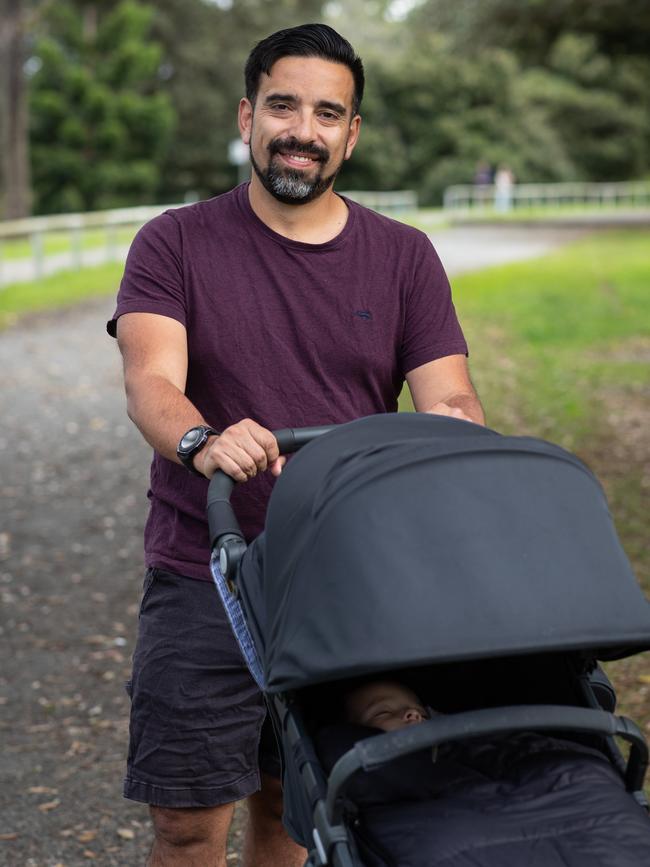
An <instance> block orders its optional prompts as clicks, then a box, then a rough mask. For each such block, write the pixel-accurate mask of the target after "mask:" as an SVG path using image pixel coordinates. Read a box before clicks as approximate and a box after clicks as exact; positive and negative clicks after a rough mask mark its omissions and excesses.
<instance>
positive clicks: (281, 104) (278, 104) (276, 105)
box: [271, 102, 289, 111]
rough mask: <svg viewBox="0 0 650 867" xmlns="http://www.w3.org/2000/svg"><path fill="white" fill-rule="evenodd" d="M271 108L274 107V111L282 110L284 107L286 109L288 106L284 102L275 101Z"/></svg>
mask: <svg viewBox="0 0 650 867" xmlns="http://www.w3.org/2000/svg"><path fill="white" fill-rule="evenodd" d="M271 108H273V109H275V111H284V110H285V109H288V108H289V106H288V105H287V104H286V102H276V103H274V104H273V105H272V106H271Z"/></svg>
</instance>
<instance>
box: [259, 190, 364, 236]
mask: <svg viewBox="0 0 650 867" xmlns="http://www.w3.org/2000/svg"><path fill="white" fill-rule="evenodd" d="M248 199H249V202H250V205H251V208H252V209H253V212H254V213H255V214H256V216H258V217H259V218H260V220H261V221H262V222H263V223H265V224H266V225H267V226H268V227H269V229H272V230H273V231H274V232H277V233H278V235H283V236H284V237H285V238H290V239H291V240H292V241H302V242H303V243H306V244H325V243H327V241H331V240H332V238H335V237H336V236H337V235H339V234H340V233H341V232H342V231H343V227H344V226H345V224H346V222H347V219H348V209H347V206H346V204H345V202H344V201H343V199H342V198H341V197H340V196H337V195H336V193H335V192H334V190H333V189H332V188H331V187H330V189H329V190H326V191H325V192H324V193H323V194H322V195H320V196H319V197H318V198H317V199H314V200H313V201H312V202H307V203H306V204H304V205H287V204H285V203H284V202H279V201H278V200H277V199H276V198H274V197H273V196H272V195H271V194H270V193H269V192H268V191H267V190H266V189H264V187H263V186H262V184H261V182H260V180H259V178H257V177H256V175H255V174H253V177H252V178H251V183H250V186H249V188H248Z"/></svg>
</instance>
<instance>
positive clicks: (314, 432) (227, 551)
mask: <svg viewBox="0 0 650 867" xmlns="http://www.w3.org/2000/svg"><path fill="white" fill-rule="evenodd" d="M336 427H338V425H322V426H320V427H304V428H282V429H281V430H277V431H272V434H273V436H274V437H275V439H276V440H277V443H278V449H279V451H280V454H281V455H289V454H293V452H297V451H298V449H301V448H302V447H303V446H305V445H307V443H310V442H311V441H312V440H314V439H316V438H317V437H319V436H322V435H323V434H325V433H329V432H330V431H331V430H334V428H336ZM235 484H236V482H235V480H234V479H233V478H231V477H230V476H229V475H227V474H226V473H224V472H223V470H217V472H216V473H215V474H214V476H213V477H212V478H211V479H210V484H209V485H208V500H207V511H208V528H209V532H210V550H211V551H212V550H214V549H215V548H217V547H218V548H219V555H220V560H221V571H222V573H223V574H224V577H226V578H228V579H230V580H232V578H233V576H234V573H235V570H236V567H237V563H238V562H239V560H240V559H241V557H242V556H243V553H244V551H245V550H246V543H245V541H244V536H243V534H242V531H241V527H240V526H239V521H238V520H237V517H236V515H235V512H234V510H233V507H232V505H231V504H230V497H231V495H232V491H233V488H234V487H235Z"/></svg>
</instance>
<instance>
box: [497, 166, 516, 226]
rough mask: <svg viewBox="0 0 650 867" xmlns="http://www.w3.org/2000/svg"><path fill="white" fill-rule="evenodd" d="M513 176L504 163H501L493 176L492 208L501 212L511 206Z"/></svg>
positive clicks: (504, 211)
mask: <svg viewBox="0 0 650 867" xmlns="http://www.w3.org/2000/svg"><path fill="white" fill-rule="evenodd" d="M514 184H515V176H514V174H513V172H512V169H510V168H509V167H508V166H506V165H501V166H499V168H498V169H497V171H496V174H495V176H494V210H495V211H498V212H499V213H501V214H503V213H506V212H507V211H509V210H510V209H511V208H512V188H513V186H514Z"/></svg>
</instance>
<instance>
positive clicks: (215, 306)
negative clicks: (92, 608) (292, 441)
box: [109, 24, 483, 867]
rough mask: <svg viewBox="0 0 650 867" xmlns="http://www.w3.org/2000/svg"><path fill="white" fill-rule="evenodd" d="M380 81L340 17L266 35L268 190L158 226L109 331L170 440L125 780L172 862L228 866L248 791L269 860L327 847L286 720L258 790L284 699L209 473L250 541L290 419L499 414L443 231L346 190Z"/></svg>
mask: <svg viewBox="0 0 650 867" xmlns="http://www.w3.org/2000/svg"><path fill="white" fill-rule="evenodd" d="M363 85H364V74H363V67H362V64H361V61H360V60H359V58H358V57H356V56H355V53H354V50H353V49H352V47H351V46H350V45H349V43H348V42H346V41H345V40H344V39H342V37H340V36H339V35H338V34H337V33H336V32H335V31H333V30H332V29H331V28H329V27H326V26H324V25H315V24H312V25H305V26H301V27H296V28H292V29H289V30H283V31H280V32H279V33H276V34H273V35H272V36H270V37H268V38H267V39H265V40H263V41H262V42H261V43H259V44H258V45H257V46H256V47H255V48H254V50H253V51H252V53H251V55H250V57H249V59H248V62H247V65H246V98H244V99H242V100H241V103H240V106H239V127H240V131H241V135H242V139H243V140H244V142H245V143H246V144H247V145H248V146H249V147H250V155H251V162H252V165H253V169H254V172H253V175H252V180H251V182H250V185H248V184H243V185H241V186H239V187H237V188H236V189H235V190H233V191H231V192H230V193H226V194H224V195H222V196H218V197H216V198H215V199H211V200H209V201H206V202H199V203H197V204H196V205H192V206H189V207H186V208H181V209H178V210H176V211H169V212H167V213H166V214H163V215H161V216H160V217H158V218H156V219H155V220H153V221H152V222H151V223H149V224H148V225H147V226H145V227H144V228H143V229H142V230H141V232H140V233H139V235H138V236H137V238H136V239H135V241H134V242H133V246H132V248H131V251H130V253H129V258H128V261H127V265H126V269H125V275H124V279H123V281H122V285H121V288H120V294H119V298H118V307H117V311H116V314H115V318H114V319H113V320H112V321H111V323H109V332H110V333H112V334H117V337H118V340H119V345H120V349H121V351H122V354H123V357H124V372H125V385H126V392H127V406H128V413H129V416H130V417H131V419H132V420H133V421H134V422H135V424H136V425H137V426H138V428H139V429H140V430H141V432H142V434H143V435H144V437H145V438H146V440H147V441H148V442H149V443H150V444H151V445H152V446H153V448H154V460H153V465H152V474H151V491H150V498H151V511H150V515H149V519H148V522H147V527H146V530H145V554H146V564H147V567H148V572H147V577H146V579H145V593H144V597H143V602H142V608H141V612H140V620H139V632H138V641H137V646H136V651H135V654H134V660H133V680H132V684H131V686H130V692H131V696H132V708H131V742H130V747H129V761H128V772H127V778H126V782H125V795H126V796H127V797H130V798H133V799H135V800H140V801H144V802H145V803H148V804H150V807H151V815H152V819H153V825H154V831H155V842H154V845H153V849H152V853H151V857H150V861H149V865H150V867H154V865H197V867H212V865H220V867H221V865H225V863H226V862H225V841H226V835H227V831H228V827H229V825H230V821H231V817H232V811H233V802H235V801H236V800H239V799H241V798H245V797H248V799H249V800H248V804H249V823H248V829H247V832H246V837H245V843H244V863H245V864H246V865H247V867H265V865H269V867H270V865H272V867H292V865H302V864H303V863H304V860H305V851H304V850H303V849H302V848H300V847H299V846H298V845H297V844H295V843H293V842H292V841H291V840H290V839H289V837H288V836H287V835H286V834H285V832H284V830H283V829H282V826H281V823H280V815H281V792H280V786H279V781H278V761H277V756H276V755H275V754H274V753H273V750H272V749H269V745H268V741H269V737H268V732H265V734H264V735H263V736H262V746H261V749H260V754H259V757H260V767H261V790H260V791H257V790H258V789H259V788H260V775H259V773H258V770H257V751H258V742H259V740H260V728H261V725H262V720H263V718H264V708H263V702H262V700H261V696H260V695H259V692H258V691H257V690H256V688H255V686H254V684H253V681H252V679H251V678H250V676H249V674H248V672H247V671H246V670H245V669H244V668H243V665H242V661H241V656H240V655H239V652H238V650H237V648H236V646H235V644H234V641H233V639H232V637H231V636H230V632H229V630H228V626H227V623H226V619H225V616H224V614H223V611H222V610H221V607H220V602H219V600H218V596H217V593H216V591H215V590H214V588H213V587H212V586H211V584H210V583H209V577H210V576H209V571H208V561H209V551H208V537H207V527H206V523H205V517H204V508H205V495H206V488H207V481H206V479H207V478H210V477H211V476H212V475H213V473H214V472H215V471H216V470H217V468H221V469H223V470H225V472H226V473H228V474H230V475H231V476H232V477H233V478H234V479H236V480H238V481H241V482H243V481H246V480H249V481H248V483H247V484H246V485H242V486H240V487H239V489H237V490H236V491H235V495H234V497H233V503H234V505H235V508H236V510H237V513H238V517H239V520H240V523H241V525H242V528H243V530H244V532H245V533H246V535H247V537H249V538H250V537H252V536H254V535H256V534H257V533H258V532H259V531H260V530H261V528H262V526H263V518H264V510H265V506H266V501H267V499H268V495H269V493H270V488H271V484H272V479H271V478H270V477H271V476H277V475H278V474H279V473H280V471H281V467H282V459H281V458H279V457H278V449H277V444H276V442H275V439H274V437H273V436H272V434H271V433H270V431H271V430H273V429H277V428H280V427H300V426H306V425H320V424H328V423H338V422H344V421H349V420H351V419H353V418H356V417H359V416H363V415H368V414H372V413H377V412H392V411H395V410H396V408H397V395H398V394H399V391H400V388H401V386H402V383H403V380H404V378H406V380H407V382H408V385H409V388H410V390H411V393H412V395H413V399H414V403H415V407H416V409H417V410H419V411H430V412H437V413H442V414H445V415H453V416H456V417H458V418H462V419H467V420H471V421H475V422H478V423H482V421H483V415H482V411H481V408H480V404H479V402H478V399H477V397H476V395H475V393H474V390H473V388H472V385H471V383H470V380H469V376H468V372H467V364H466V360H465V353H466V346H465V342H464V339H463V336H462V332H461V331H460V327H459V325H458V323H457V320H456V317H455V313H454V309H453V305H452V303H451V297H450V292H449V286H448V283H447V280H446V277H445V275H444V271H443V270H442V266H441V265H440V263H439V261H438V259H437V257H436V255H435V253H434V251H433V248H432V247H431V245H430V243H429V241H428V239H427V238H426V237H425V236H424V235H422V234H421V233H420V232H417V231H416V230H415V229H412V228H410V227H406V226H402V225H400V224H398V223H395V222H393V221H391V220H388V219H386V218H384V217H380V216H379V215H377V214H374V213H373V212H371V211H368V210H366V209H364V208H361V207H360V206H358V205H355V204H354V203H352V202H349V201H347V200H345V199H343V198H341V197H340V196H338V195H337V194H336V193H334V191H333V189H332V184H333V182H334V179H335V177H336V175H337V173H338V172H339V170H340V168H341V166H342V164H343V162H344V161H345V160H347V159H349V158H350V156H351V155H352V152H353V150H354V147H355V145H356V143H357V140H358V137H359V128H360V124H361V119H360V117H359V114H358V110H359V105H360V102H361V97H362V94H363ZM188 470H189V471H188ZM267 470H270V473H269V472H265V471H267Z"/></svg>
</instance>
